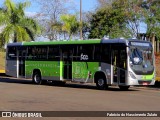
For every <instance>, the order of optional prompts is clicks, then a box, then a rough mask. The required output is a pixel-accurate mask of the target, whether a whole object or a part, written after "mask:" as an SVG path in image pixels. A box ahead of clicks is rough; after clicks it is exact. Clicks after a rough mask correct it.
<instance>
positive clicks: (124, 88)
mask: <svg viewBox="0 0 160 120" xmlns="http://www.w3.org/2000/svg"><path fill="white" fill-rule="evenodd" d="M129 87H130V86H121V85H120V86H119V88H120V89H121V90H128V89H129Z"/></svg>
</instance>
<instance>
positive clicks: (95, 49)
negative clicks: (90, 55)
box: [94, 45, 101, 62]
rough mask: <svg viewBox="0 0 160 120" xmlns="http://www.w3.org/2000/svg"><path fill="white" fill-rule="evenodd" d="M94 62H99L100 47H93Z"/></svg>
mask: <svg viewBox="0 0 160 120" xmlns="http://www.w3.org/2000/svg"><path fill="white" fill-rule="evenodd" d="M94 60H95V61H98V62H100V61H101V45H95V48H94Z"/></svg>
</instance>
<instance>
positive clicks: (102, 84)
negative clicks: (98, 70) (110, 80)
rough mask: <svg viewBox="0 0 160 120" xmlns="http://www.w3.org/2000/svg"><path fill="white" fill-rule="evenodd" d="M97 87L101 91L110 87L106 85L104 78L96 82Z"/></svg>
mask: <svg viewBox="0 0 160 120" xmlns="http://www.w3.org/2000/svg"><path fill="white" fill-rule="evenodd" d="M96 86H97V88H98V89H99V90H105V89H107V88H108V85H107V84H106V79H104V78H98V79H97V80H96Z"/></svg>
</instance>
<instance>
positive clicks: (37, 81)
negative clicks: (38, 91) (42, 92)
mask: <svg viewBox="0 0 160 120" xmlns="http://www.w3.org/2000/svg"><path fill="white" fill-rule="evenodd" d="M34 81H35V82H36V83H39V82H40V81H41V80H40V76H39V75H38V74H36V75H35V76H34Z"/></svg>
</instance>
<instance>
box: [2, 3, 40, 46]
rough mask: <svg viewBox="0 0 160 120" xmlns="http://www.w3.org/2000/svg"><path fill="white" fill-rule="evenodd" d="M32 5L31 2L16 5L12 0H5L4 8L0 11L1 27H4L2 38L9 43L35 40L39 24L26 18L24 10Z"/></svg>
mask: <svg viewBox="0 0 160 120" xmlns="http://www.w3.org/2000/svg"><path fill="white" fill-rule="evenodd" d="M29 5H30V3H29V2H24V3H18V4H15V3H13V2H12V1H11V0H5V2H4V7H3V8H1V10H0V18H1V19H0V25H3V26H4V29H3V30H2V33H1V34H0V36H1V38H2V39H3V40H4V41H5V42H4V43H6V42H8V41H9V40H13V42H19V41H30V40H34V37H35V35H36V34H37V33H39V32H40V27H39V26H38V24H37V22H36V21H35V20H33V19H31V18H29V17H26V16H25V13H24V10H25V8H26V7H28V6H29Z"/></svg>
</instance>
